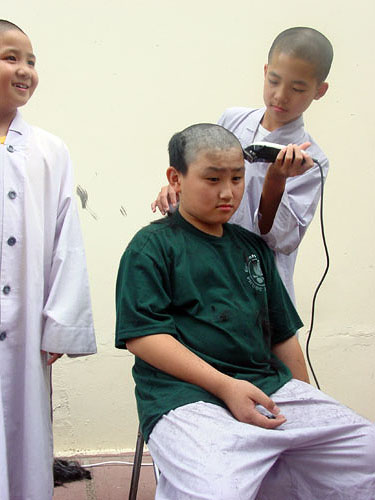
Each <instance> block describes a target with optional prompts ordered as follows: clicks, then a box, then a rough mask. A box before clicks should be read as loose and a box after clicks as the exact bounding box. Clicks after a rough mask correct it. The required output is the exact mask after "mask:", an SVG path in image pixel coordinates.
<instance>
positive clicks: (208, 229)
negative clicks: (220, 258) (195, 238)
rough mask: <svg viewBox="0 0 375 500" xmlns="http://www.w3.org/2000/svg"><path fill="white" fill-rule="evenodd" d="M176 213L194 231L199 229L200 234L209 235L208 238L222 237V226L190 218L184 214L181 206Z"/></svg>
mask: <svg viewBox="0 0 375 500" xmlns="http://www.w3.org/2000/svg"><path fill="white" fill-rule="evenodd" d="M178 212H179V214H180V215H181V217H182V218H183V219H184V220H185V221H186V222H188V223H189V224H191V225H192V226H194V227H195V228H196V229H199V231H202V233H206V234H209V235H210V236H217V237H218V238H221V237H222V236H223V233H224V229H223V224H220V223H217V224H210V223H206V222H204V221H201V220H200V219H197V218H196V217H194V216H191V215H190V214H188V213H187V212H185V210H184V209H183V208H182V207H181V205H180V207H179V209H178Z"/></svg>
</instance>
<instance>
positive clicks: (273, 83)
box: [268, 78, 279, 85]
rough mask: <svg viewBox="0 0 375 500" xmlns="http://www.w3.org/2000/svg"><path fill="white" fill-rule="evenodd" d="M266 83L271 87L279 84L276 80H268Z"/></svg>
mask: <svg viewBox="0 0 375 500" xmlns="http://www.w3.org/2000/svg"><path fill="white" fill-rule="evenodd" d="M268 81H269V83H270V84H271V85H277V84H278V83H279V82H278V81H277V80H271V79H270V78H269V79H268Z"/></svg>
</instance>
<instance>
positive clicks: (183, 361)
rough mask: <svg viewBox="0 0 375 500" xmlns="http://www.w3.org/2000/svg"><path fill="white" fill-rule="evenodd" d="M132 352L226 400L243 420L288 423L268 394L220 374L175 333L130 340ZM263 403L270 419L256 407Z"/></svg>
mask: <svg viewBox="0 0 375 500" xmlns="http://www.w3.org/2000/svg"><path fill="white" fill-rule="evenodd" d="M126 347H127V348H128V350H129V351H130V352H132V353H133V354H135V355H136V356H138V357H139V358H141V359H142V360H143V361H145V362H146V363H149V364H150V365H152V366H154V367H155V368H157V369H159V370H161V371H164V372H165V373H168V374H169V375H172V376H173V377H176V378H179V379H181V380H183V381H185V382H189V383H190V384H195V385H198V386H199V387H202V388H203V389H205V390H206V391H208V392H210V393H211V394H214V395H215V396H216V397H218V398H219V399H221V400H222V401H224V403H225V404H226V405H227V407H228V408H229V410H230V411H231V413H232V414H233V416H234V417H235V418H236V419H237V420H239V421H240V422H244V423H248V424H253V425H257V426H259V427H264V428H267V429H274V428H275V427H278V426H279V425H280V424H282V423H283V422H285V420H286V419H285V417H283V416H282V415H280V414H279V409H278V407H277V406H276V405H275V403H274V402H273V401H272V399H271V398H269V397H268V396H267V395H266V394H264V393H263V392H262V391H261V390H260V389H258V388H257V387H256V386H254V385H253V384H251V383H250V382H247V381H245V380H238V379H235V378H232V377H229V376H228V375H225V374H223V373H221V372H220V371H218V370H216V369H215V368H213V367H212V366H211V365H209V364H208V363H206V362H205V361H204V360H202V359H201V358H199V357H198V356H196V355H195V354H194V353H193V352H191V351H190V350H189V349H187V348H186V347H185V346H183V345H182V344H181V343H180V342H178V341H177V340H176V339H175V338H174V337H173V336H172V335H168V334H155V335H147V336H144V337H137V338H133V339H130V340H127V342H126ZM256 404H260V405H262V406H264V407H265V408H266V409H267V410H269V411H270V412H271V413H272V414H273V415H275V418H274V419H269V418H267V417H265V416H264V415H262V414H261V413H260V412H258V411H257V409H256V407H255V406H256Z"/></svg>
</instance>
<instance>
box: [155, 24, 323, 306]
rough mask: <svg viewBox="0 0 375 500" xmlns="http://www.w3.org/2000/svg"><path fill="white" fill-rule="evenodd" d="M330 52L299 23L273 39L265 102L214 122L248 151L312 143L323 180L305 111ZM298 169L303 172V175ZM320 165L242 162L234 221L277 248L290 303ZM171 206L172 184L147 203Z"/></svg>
mask: <svg viewBox="0 0 375 500" xmlns="http://www.w3.org/2000/svg"><path fill="white" fill-rule="evenodd" d="M332 59H333V49H332V45H331V43H330V42H329V40H328V39H327V38H326V37H325V36H324V35H322V34H321V33H320V32H319V31H316V30H314V29H312V28H305V27H296V28H290V29H287V30H285V31H283V32H282V33H280V34H279V35H278V36H277V37H276V39H275V40H274V42H273V44H272V46H271V49H270V51H269V54H268V62H267V64H266V65H265V67H264V91H263V98H264V103H265V107H263V108H261V109H251V108H230V109H227V110H226V111H225V112H224V113H223V115H222V116H221V117H220V119H219V121H218V123H219V124H220V125H222V126H223V127H225V128H227V129H228V130H230V131H231V132H233V133H234V134H235V135H236V136H237V137H238V139H239V140H240V142H241V144H242V146H243V147H244V148H246V147H247V146H249V145H250V144H251V143H253V142H255V141H267V142H274V143H278V144H285V145H287V144H302V143H306V142H309V143H310V146H309V148H308V149H307V152H308V153H309V155H310V156H311V157H313V158H316V159H317V160H318V161H319V163H320V164H321V167H322V171H323V177H324V179H325V177H326V176H327V173H328V160H327V158H326V156H325V154H324V153H323V151H322V150H321V149H320V148H319V146H318V145H317V144H316V143H315V141H314V139H313V138H312V137H311V136H310V135H309V134H308V133H307V132H306V131H305V129H304V123H303V113H304V111H306V109H307V108H308V107H309V106H310V104H311V103H312V101H313V100H318V99H320V98H321V97H323V96H324V94H325V93H326V92H327V89H328V83H327V82H326V81H325V79H326V78H327V75H328V72H329V70H330V67H331V63H332ZM302 174H303V175H302ZM320 188H321V177H320V171H319V168H318V166H316V165H315V166H314V167H312V168H311V169H309V170H308V171H307V172H305V171H303V172H302V173H301V172H300V171H299V172H298V171H294V170H290V169H285V167H284V165H283V164H281V165H276V164H269V163H255V164H249V163H248V162H246V178H245V191H244V196H243V198H242V201H241V204H240V206H239V208H238V210H237V212H236V213H235V214H234V216H233V217H232V220H231V222H235V223H236V224H239V225H241V226H242V227H244V228H246V229H248V230H250V231H253V232H255V233H257V234H260V235H261V236H262V238H263V239H264V240H265V241H266V242H267V244H268V245H269V247H270V248H271V249H272V250H273V251H274V254H275V260H276V265H277V268H278V271H279V273H280V276H281V279H282V280H283V282H284V285H285V287H286V289H287V290H288V292H289V295H290V297H291V298H292V300H293V301H295V293H294V285H293V272H294V266H295V262H296V257H297V251H298V246H299V244H300V242H301V240H302V238H303V236H304V234H305V233H306V230H307V228H308V226H309V224H310V222H311V221H312V218H313V216H314V213H315V210H316V207H317V205H318V202H319V199H320ZM169 203H171V204H172V205H175V204H176V194H175V193H174V191H173V189H172V188H171V187H170V186H165V187H163V188H162V190H161V191H160V193H159V195H158V198H157V200H156V201H155V202H154V203H153V204H152V209H153V211H155V210H156V207H159V209H160V210H161V212H162V213H165V212H166V211H167V210H168V209H169Z"/></svg>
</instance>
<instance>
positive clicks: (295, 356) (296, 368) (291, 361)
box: [272, 335, 310, 383]
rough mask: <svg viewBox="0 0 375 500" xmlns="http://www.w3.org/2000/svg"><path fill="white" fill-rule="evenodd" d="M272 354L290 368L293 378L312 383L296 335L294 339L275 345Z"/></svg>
mask: <svg viewBox="0 0 375 500" xmlns="http://www.w3.org/2000/svg"><path fill="white" fill-rule="evenodd" d="M272 352H273V354H274V355H275V356H276V357H277V358H279V360H280V361H282V362H283V363H284V364H285V365H286V366H287V367H288V368H289V370H290V371H291V372H292V376H293V378H296V379H298V380H302V382H307V383H310V380H309V375H308V373H307V368H306V363H305V359H304V357H303V353H302V350H301V346H300V345H299V342H298V339H297V336H296V335H293V337H290V338H289V339H287V340H285V341H284V342H279V343H278V344H275V345H274V346H273V348H272Z"/></svg>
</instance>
